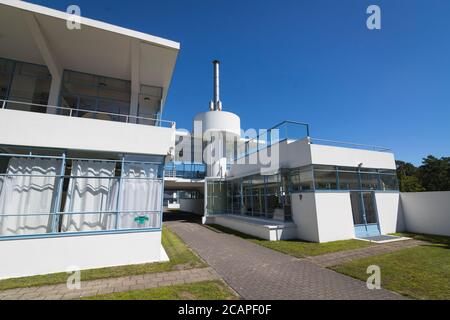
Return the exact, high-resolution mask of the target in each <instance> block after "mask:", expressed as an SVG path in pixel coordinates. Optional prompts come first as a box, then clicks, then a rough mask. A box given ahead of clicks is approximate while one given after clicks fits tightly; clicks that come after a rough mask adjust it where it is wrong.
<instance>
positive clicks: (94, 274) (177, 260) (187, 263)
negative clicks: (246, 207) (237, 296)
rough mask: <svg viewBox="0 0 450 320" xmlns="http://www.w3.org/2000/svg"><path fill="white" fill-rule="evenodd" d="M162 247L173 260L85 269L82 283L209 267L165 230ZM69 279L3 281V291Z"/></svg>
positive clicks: (51, 276) (47, 277)
mask: <svg viewBox="0 0 450 320" xmlns="http://www.w3.org/2000/svg"><path fill="white" fill-rule="evenodd" d="M162 244H163V246H164V249H165V250H166V252H167V255H168V256H169V258H170V261H168V262H161V263H148V264H139V265H127V266H120V267H110V268H101V269H90V270H82V271H81V280H82V281H87V280H94V279H102V278H113V277H122V276H130V275H137V274H145V273H155V272H163V271H174V270H180V269H192V268H201V267H206V264H205V263H204V262H203V261H202V260H201V259H200V258H199V257H198V256H197V255H195V254H194V253H193V252H192V251H191V250H190V249H189V248H188V247H187V246H186V245H185V244H184V242H183V241H181V239H180V238H179V237H178V236H177V235H176V234H174V233H173V232H171V231H170V230H169V229H167V228H165V227H164V228H163V232H162ZM67 277H68V274H67V273H65V272H61V273H52V274H48V275H39V276H32V277H24V278H16V279H6V280H0V290H6V289H13V288H24V287H32V286H43V285H51V284H57V283H64V282H66V281H67Z"/></svg>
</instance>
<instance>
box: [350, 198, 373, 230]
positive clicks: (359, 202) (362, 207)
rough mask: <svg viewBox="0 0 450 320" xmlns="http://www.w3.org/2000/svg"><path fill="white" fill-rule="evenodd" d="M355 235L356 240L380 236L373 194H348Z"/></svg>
mask: <svg viewBox="0 0 450 320" xmlns="http://www.w3.org/2000/svg"><path fill="white" fill-rule="evenodd" d="M350 199H351V203H352V211H353V223H354V225H355V235H356V237H358V238H362V237H374V236H379V235H380V228H379V226H378V215H377V208H376V201H375V193H373V192H350Z"/></svg>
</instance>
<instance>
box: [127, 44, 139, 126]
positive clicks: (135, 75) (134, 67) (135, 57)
mask: <svg viewBox="0 0 450 320" xmlns="http://www.w3.org/2000/svg"><path fill="white" fill-rule="evenodd" d="M130 50H131V55H130V57H131V61H130V62H131V100H130V116H138V109H139V93H140V92H141V77H140V73H139V71H140V70H139V69H140V59H141V45H140V42H139V40H131V43H130ZM130 122H135V119H134V118H130Z"/></svg>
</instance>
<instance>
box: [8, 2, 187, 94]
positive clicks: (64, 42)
mask: <svg viewBox="0 0 450 320" xmlns="http://www.w3.org/2000/svg"><path fill="white" fill-rule="evenodd" d="M24 11H25V12H24ZM27 12H31V13H32V14H33V15H34V17H35V18H36V20H37V22H38V24H39V26H40V28H41V31H42V33H43V35H44V36H45V38H46V40H47V41H48V44H49V47H50V49H51V51H52V54H53V56H54V57H55V58H56V60H57V61H58V63H59V65H60V66H61V67H62V68H64V69H68V70H76V71H80V72H87V73H93V74H97V75H103V76H109V77H113V78H119V79H125V80H131V60H132V59H131V43H132V42H133V41H136V40H137V41H139V43H140V59H139V60H140V61H138V64H139V75H140V81H141V84H143V85H150V86H160V87H163V88H164V92H163V99H164V98H165V96H166V94H167V91H168V88H169V85H170V80H171V78H172V73H173V70H174V68H175V63H176V59H177V56H178V51H179V49H180V44H179V43H177V42H174V41H171V40H167V39H163V38H159V37H155V36H152V35H149V34H145V33H142V32H138V31H133V30H130V29H126V28H122V27H118V26H114V25H111V24H108V23H105V22H100V21H96V20H92V19H89V18H85V17H81V29H80V30H69V29H68V28H67V27H66V18H67V14H66V13H65V12H61V11H58V10H54V9H50V8H46V7H43V6H39V5H35V4H31V3H27V2H24V1H17V0H0V57H5V58H10V59H14V60H20V61H25V62H31V63H37V64H45V63H44V60H43V59H42V57H41V55H40V52H39V49H38V47H37V46H36V43H35V40H34V39H33V36H32V34H31V33H30V31H29V29H28V25H27V23H26V21H25V17H24V14H26V13H27Z"/></svg>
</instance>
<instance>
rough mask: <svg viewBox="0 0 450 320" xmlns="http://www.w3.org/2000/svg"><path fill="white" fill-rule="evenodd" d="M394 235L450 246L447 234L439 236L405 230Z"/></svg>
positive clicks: (449, 238)
mask: <svg viewBox="0 0 450 320" xmlns="http://www.w3.org/2000/svg"><path fill="white" fill-rule="evenodd" d="M393 235H395V236H399V237H408V238H413V239H416V240H423V241H428V242H432V243H438V244H444V245H448V246H450V237H446V236H437V235H432V234H418V233H405V232H398V233H393Z"/></svg>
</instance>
